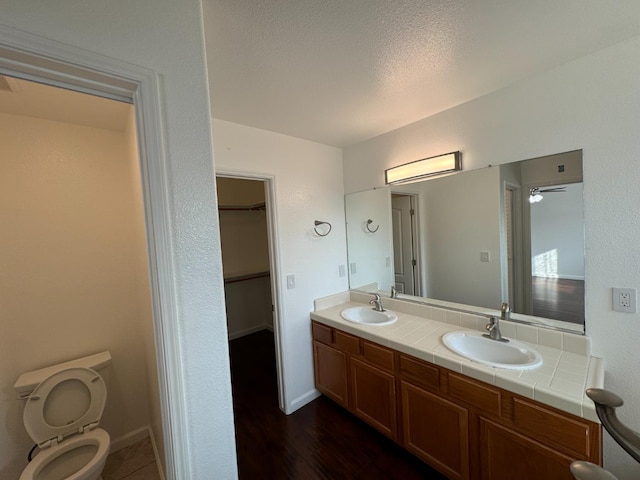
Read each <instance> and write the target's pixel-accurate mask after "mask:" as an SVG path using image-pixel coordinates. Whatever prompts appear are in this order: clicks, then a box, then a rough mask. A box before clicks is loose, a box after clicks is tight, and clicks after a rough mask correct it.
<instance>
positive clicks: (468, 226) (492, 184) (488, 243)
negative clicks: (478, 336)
mask: <svg viewBox="0 0 640 480" xmlns="http://www.w3.org/2000/svg"><path fill="white" fill-rule="evenodd" d="M421 186H422V191H423V194H422V195H421V196H420V202H421V205H420V209H419V212H420V230H421V236H420V238H421V243H422V245H420V250H421V251H422V252H424V257H423V258H422V265H424V269H423V274H424V277H425V279H424V281H425V284H426V296H427V297H430V298H437V299H438V300H446V301H449V302H456V303H466V304H470V305H476V306H479V307H488V308H498V306H499V305H500V303H501V302H502V282H501V278H502V276H501V268H500V171H499V169H497V168H483V169H480V170H476V171H473V172H465V174H464V175H451V176H448V177H444V178H439V179H434V180H433V181H430V182H429V181H427V182H423V183H422V184H421ZM461 219H463V220H464V221H460V220H461ZM481 252H489V260H490V261H489V262H481V261H480V253H481Z"/></svg>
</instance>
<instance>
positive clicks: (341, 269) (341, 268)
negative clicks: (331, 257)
mask: <svg viewBox="0 0 640 480" xmlns="http://www.w3.org/2000/svg"><path fill="white" fill-rule="evenodd" d="M338 274H339V275H340V276H341V277H344V276H345V275H346V274H347V266H346V265H344V264H342V265H338Z"/></svg>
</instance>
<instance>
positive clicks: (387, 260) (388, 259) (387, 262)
mask: <svg viewBox="0 0 640 480" xmlns="http://www.w3.org/2000/svg"><path fill="white" fill-rule="evenodd" d="M385 264H386V266H387V267H390V266H391V257H385Z"/></svg>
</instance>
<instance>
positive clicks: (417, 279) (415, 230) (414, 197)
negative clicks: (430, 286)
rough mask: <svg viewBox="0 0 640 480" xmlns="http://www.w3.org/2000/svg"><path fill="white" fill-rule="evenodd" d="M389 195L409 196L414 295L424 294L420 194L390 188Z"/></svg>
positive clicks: (420, 295)
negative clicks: (411, 213)
mask: <svg viewBox="0 0 640 480" xmlns="http://www.w3.org/2000/svg"><path fill="white" fill-rule="evenodd" d="M391 195H402V196H404V197H409V201H410V203H411V207H410V208H411V209H413V215H411V243H412V245H411V252H412V255H413V259H414V260H415V261H416V264H415V265H414V267H413V288H414V296H417V297H422V296H424V293H425V292H423V290H422V285H423V284H424V281H423V269H422V255H421V250H422V249H421V248H420V207H419V205H420V194H419V193H412V192H403V191H401V190H398V191H395V190H391Z"/></svg>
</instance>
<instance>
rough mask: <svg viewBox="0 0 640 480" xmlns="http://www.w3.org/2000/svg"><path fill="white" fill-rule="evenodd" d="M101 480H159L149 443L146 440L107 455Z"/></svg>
mask: <svg viewBox="0 0 640 480" xmlns="http://www.w3.org/2000/svg"><path fill="white" fill-rule="evenodd" d="M102 480H160V475H159V474H158V468H157V466H156V459H155V456H154V455H153V447H152V446H151V441H150V440H149V439H148V438H146V439H144V440H141V441H139V442H137V443H134V444H133V445H130V446H128V447H126V448H123V449H121V450H118V451H117V452H114V453H112V454H111V455H109V456H108V457H107V463H106V465H105V467H104V470H103V471H102Z"/></svg>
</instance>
